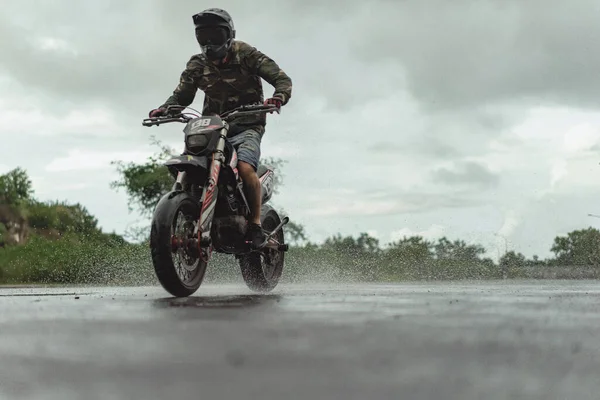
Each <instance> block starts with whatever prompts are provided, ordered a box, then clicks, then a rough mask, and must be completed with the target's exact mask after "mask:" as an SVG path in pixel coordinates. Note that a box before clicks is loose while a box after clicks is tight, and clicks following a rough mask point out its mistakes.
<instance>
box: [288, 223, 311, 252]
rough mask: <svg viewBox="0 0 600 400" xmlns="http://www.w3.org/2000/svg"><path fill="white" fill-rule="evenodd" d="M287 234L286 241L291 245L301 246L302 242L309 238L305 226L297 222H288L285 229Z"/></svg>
mask: <svg viewBox="0 0 600 400" xmlns="http://www.w3.org/2000/svg"><path fill="white" fill-rule="evenodd" d="M283 232H284V235H285V241H286V243H288V244H289V245H290V246H299V245H300V244H301V243H302V242H304V241H306V240H307V237H306V233H305V232H304V226H302V225H300V224H296V223H295V222H292V221H290V222H288V223H287V225H286V226H285V227H284V229H283Z"/></svg>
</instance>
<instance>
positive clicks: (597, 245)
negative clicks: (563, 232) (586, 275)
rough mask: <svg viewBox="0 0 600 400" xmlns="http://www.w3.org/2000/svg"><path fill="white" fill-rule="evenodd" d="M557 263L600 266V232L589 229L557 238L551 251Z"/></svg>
mask: <svg viewBox="0 0 600 400" xmlns="http://www.w3.org/2000/svg"><path fill="white" fill-rule="evenodd" d="M550 250H551V251H552V252H553V253H554V255H555V258H556V260H555V262H556V263H558V264H561V265H564V266H569V265H593V266H596V267H598V266H600V231H599V230H598V229H595V228H592V227H589V228H587V229H580V230H575V231H572V232H569V233H568V234H567V236H557V237H556V238H554V244H553V245H552V248H551V249H550Z"/></svg>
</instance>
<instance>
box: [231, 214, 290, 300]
mask: <svg viewBox="0 0 600 400" xmlns="http://www.w3.org/2000/svg"><path fill="white" fill-rule="evenodd" d="M261 214H262V215H261V220H262V221H261V224H262V227H263V229H264V230H265V232H272V231H273V229H275V228H276V227H277V225H279V223H280V222H281V220H280V218H279V215H278V214H277V212H276V211H275V210H273V209H268V211H266V212H265V213H261ZM274 239H275V240H277V241H278V242H279V243H280V244H284V235H283V228H282V229H281V230H280V231H279V232H277V234H275V236H274ZM284 254H285V253H284V252H283V251H281V250H275V249H270V248H269V249H262V250H261V251H260V252H252V253H250V254H245V255H244V256H242V257H241V258H240V259H239V263H240V268H241V269H242V276H243V278H244V281H245V282H246V285H247V286H248V287H249V288H250V289H251V290H253V291H255V292H270V291H271V290H273V289H274V288H275V286H277V284H278V283H279V278H280V277H281V273H282V271H283V264H284Z"/></svg>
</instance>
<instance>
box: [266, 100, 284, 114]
mask: <svg viewBox="0 0 600 400" xmlns="http://www.w3.org/2000/svg"><path fill="white" fill-rule="evenodd" d="M268 105H273V106H275V107H277V108H278V109H280V108H281V106H282V105H283V101H282V100H281V99H280V98H279V97H271V98H270V99H267V100H265V106H268ZM271 113H273V112H272V111H271Z"/></svg>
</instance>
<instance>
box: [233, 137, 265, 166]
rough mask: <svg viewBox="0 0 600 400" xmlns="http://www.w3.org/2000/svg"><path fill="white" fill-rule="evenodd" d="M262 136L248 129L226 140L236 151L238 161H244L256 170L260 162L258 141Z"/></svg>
mask: <svg viewBox="0 0 600 400" xmlns="http://www.w3.org/2000/svg"><path fill="white" fill-rule="evenodd" d="M261 139H262V135H261V134H260V133H258V132H256V131H255V130H254V129H248V130H245V131H243V132H240V133H238V134H237V135H235V136H234V137H231V138H227V140H229V142H230V143H231V144H232V145H233V147H234V148H235V150H236V151H237V156H238V161H244V162H247V163H248V164H250V165H252V166H253V167H254V169H255V170H256V169H257V168H258V162H259V161H260V141H261Z"/></svg>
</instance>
